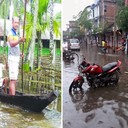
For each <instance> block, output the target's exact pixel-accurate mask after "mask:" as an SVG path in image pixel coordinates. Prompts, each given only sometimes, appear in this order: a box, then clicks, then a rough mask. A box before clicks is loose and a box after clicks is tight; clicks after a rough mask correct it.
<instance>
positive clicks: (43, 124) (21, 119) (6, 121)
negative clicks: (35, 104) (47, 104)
mask: <svg viewBox="0 0 128 128" xmlns="http://www.w3.org/2000/svg"><path fill="white" fill-rule="evenodd" d="M60 115H61V114H60V112H58V111H56V110H47V109H46V110H45V112H42V113H32V112H27V111H24V110H22V109H19V108H17V107H12V106H9V105H5V104H2V103H0V128H60V127H61V116H60Z"/></svg>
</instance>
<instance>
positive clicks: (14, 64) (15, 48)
mask: <svg viewBox="0 0 128 128" xmlns="http://www.w3.org/2000/svg"><path fill="white" fill-rule="evenodd" d="M18 28H19V18H18V17H13V18H12V28H11V30H10V32H9V33H8V36H7V40H8V47H9V48H8V68H9V79H10V83H9V94H10V95H15V88H16V82H17V78H18V72H19V61H20V56H22V54H21V52H20V47H19V44H21V43H24V41H25V38H23V37H21V38H19V37H18V34H17V32H16V31H17V29H18Z"/></svg>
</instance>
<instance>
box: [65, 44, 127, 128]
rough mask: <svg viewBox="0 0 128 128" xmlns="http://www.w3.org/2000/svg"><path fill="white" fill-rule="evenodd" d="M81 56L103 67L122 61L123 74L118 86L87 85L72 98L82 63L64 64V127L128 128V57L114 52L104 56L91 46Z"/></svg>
mask: <svg viewBox="0 0 128 128" xmlns="http://www.w3.org/2000/svg"><path fill="white" fill-rule="evenodd" d="M77 53H78V54H79V56H80V59H81V58H82V55H84V56H85V57H86V60H87V61H88V62H89V63H97V64H99V65H101V66H103V65H105V64H107V63H109V62H113V61H117V60H118V59H119V60H121V61H122V65H121V67H120V68H121V75H120V80H119V83H118V86H109V87H108V86H107V87H102V88H97V89H91V88H89V86H88V85H87V83H86V82H85V83H84V85H83V86H84V92H83V94H79V95H76V96H74V97H71V96H70V95H69V93H68V89H69V86H70V84H71V82H72V80H73V78H74V77H75V76H77V75H78V70H77V65H78V64H77V63H65V62H63V128H128V79H127V78H128V74H127V73H128V56H127V55H125V54H124V53H123V52H122V51H118V52H115V53H113V51H112V50H108V53H107V54H101V53H100V52H99V49H98V48H97V47H96V46H91V45H88V46H87V47H83V46H82V47H81V50H80V52H77Z"/></svg>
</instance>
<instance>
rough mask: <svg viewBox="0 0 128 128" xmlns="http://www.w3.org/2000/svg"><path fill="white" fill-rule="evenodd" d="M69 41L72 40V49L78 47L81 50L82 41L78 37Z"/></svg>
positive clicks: (70, 40)
mask: <svg viewBox="0 0 128 128" xmlns="http://www.w3.org/2000/svg"><path fill="white" fill-rule="evenodd" d="M69 42H70V45H69V46H70V49H71V50H73V49H78V50H80V41H79V40H78V39H76V38H73V39H69Z"/></svg>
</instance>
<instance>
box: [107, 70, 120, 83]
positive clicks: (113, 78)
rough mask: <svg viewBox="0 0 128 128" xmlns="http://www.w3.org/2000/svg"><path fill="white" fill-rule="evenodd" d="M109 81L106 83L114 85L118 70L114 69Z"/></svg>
mask: <svg viewBox="0 0 128 128" xmlns="http://www.w3.org/2000/svg"><path fill="white" fill-rule="evenodd" d="M110 77H111V78H110V82H108V85H116V84H117V83H118V81H119V75H118V72H117V71H115V72H113V74H112V75H111V76H110Z"/></svg>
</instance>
